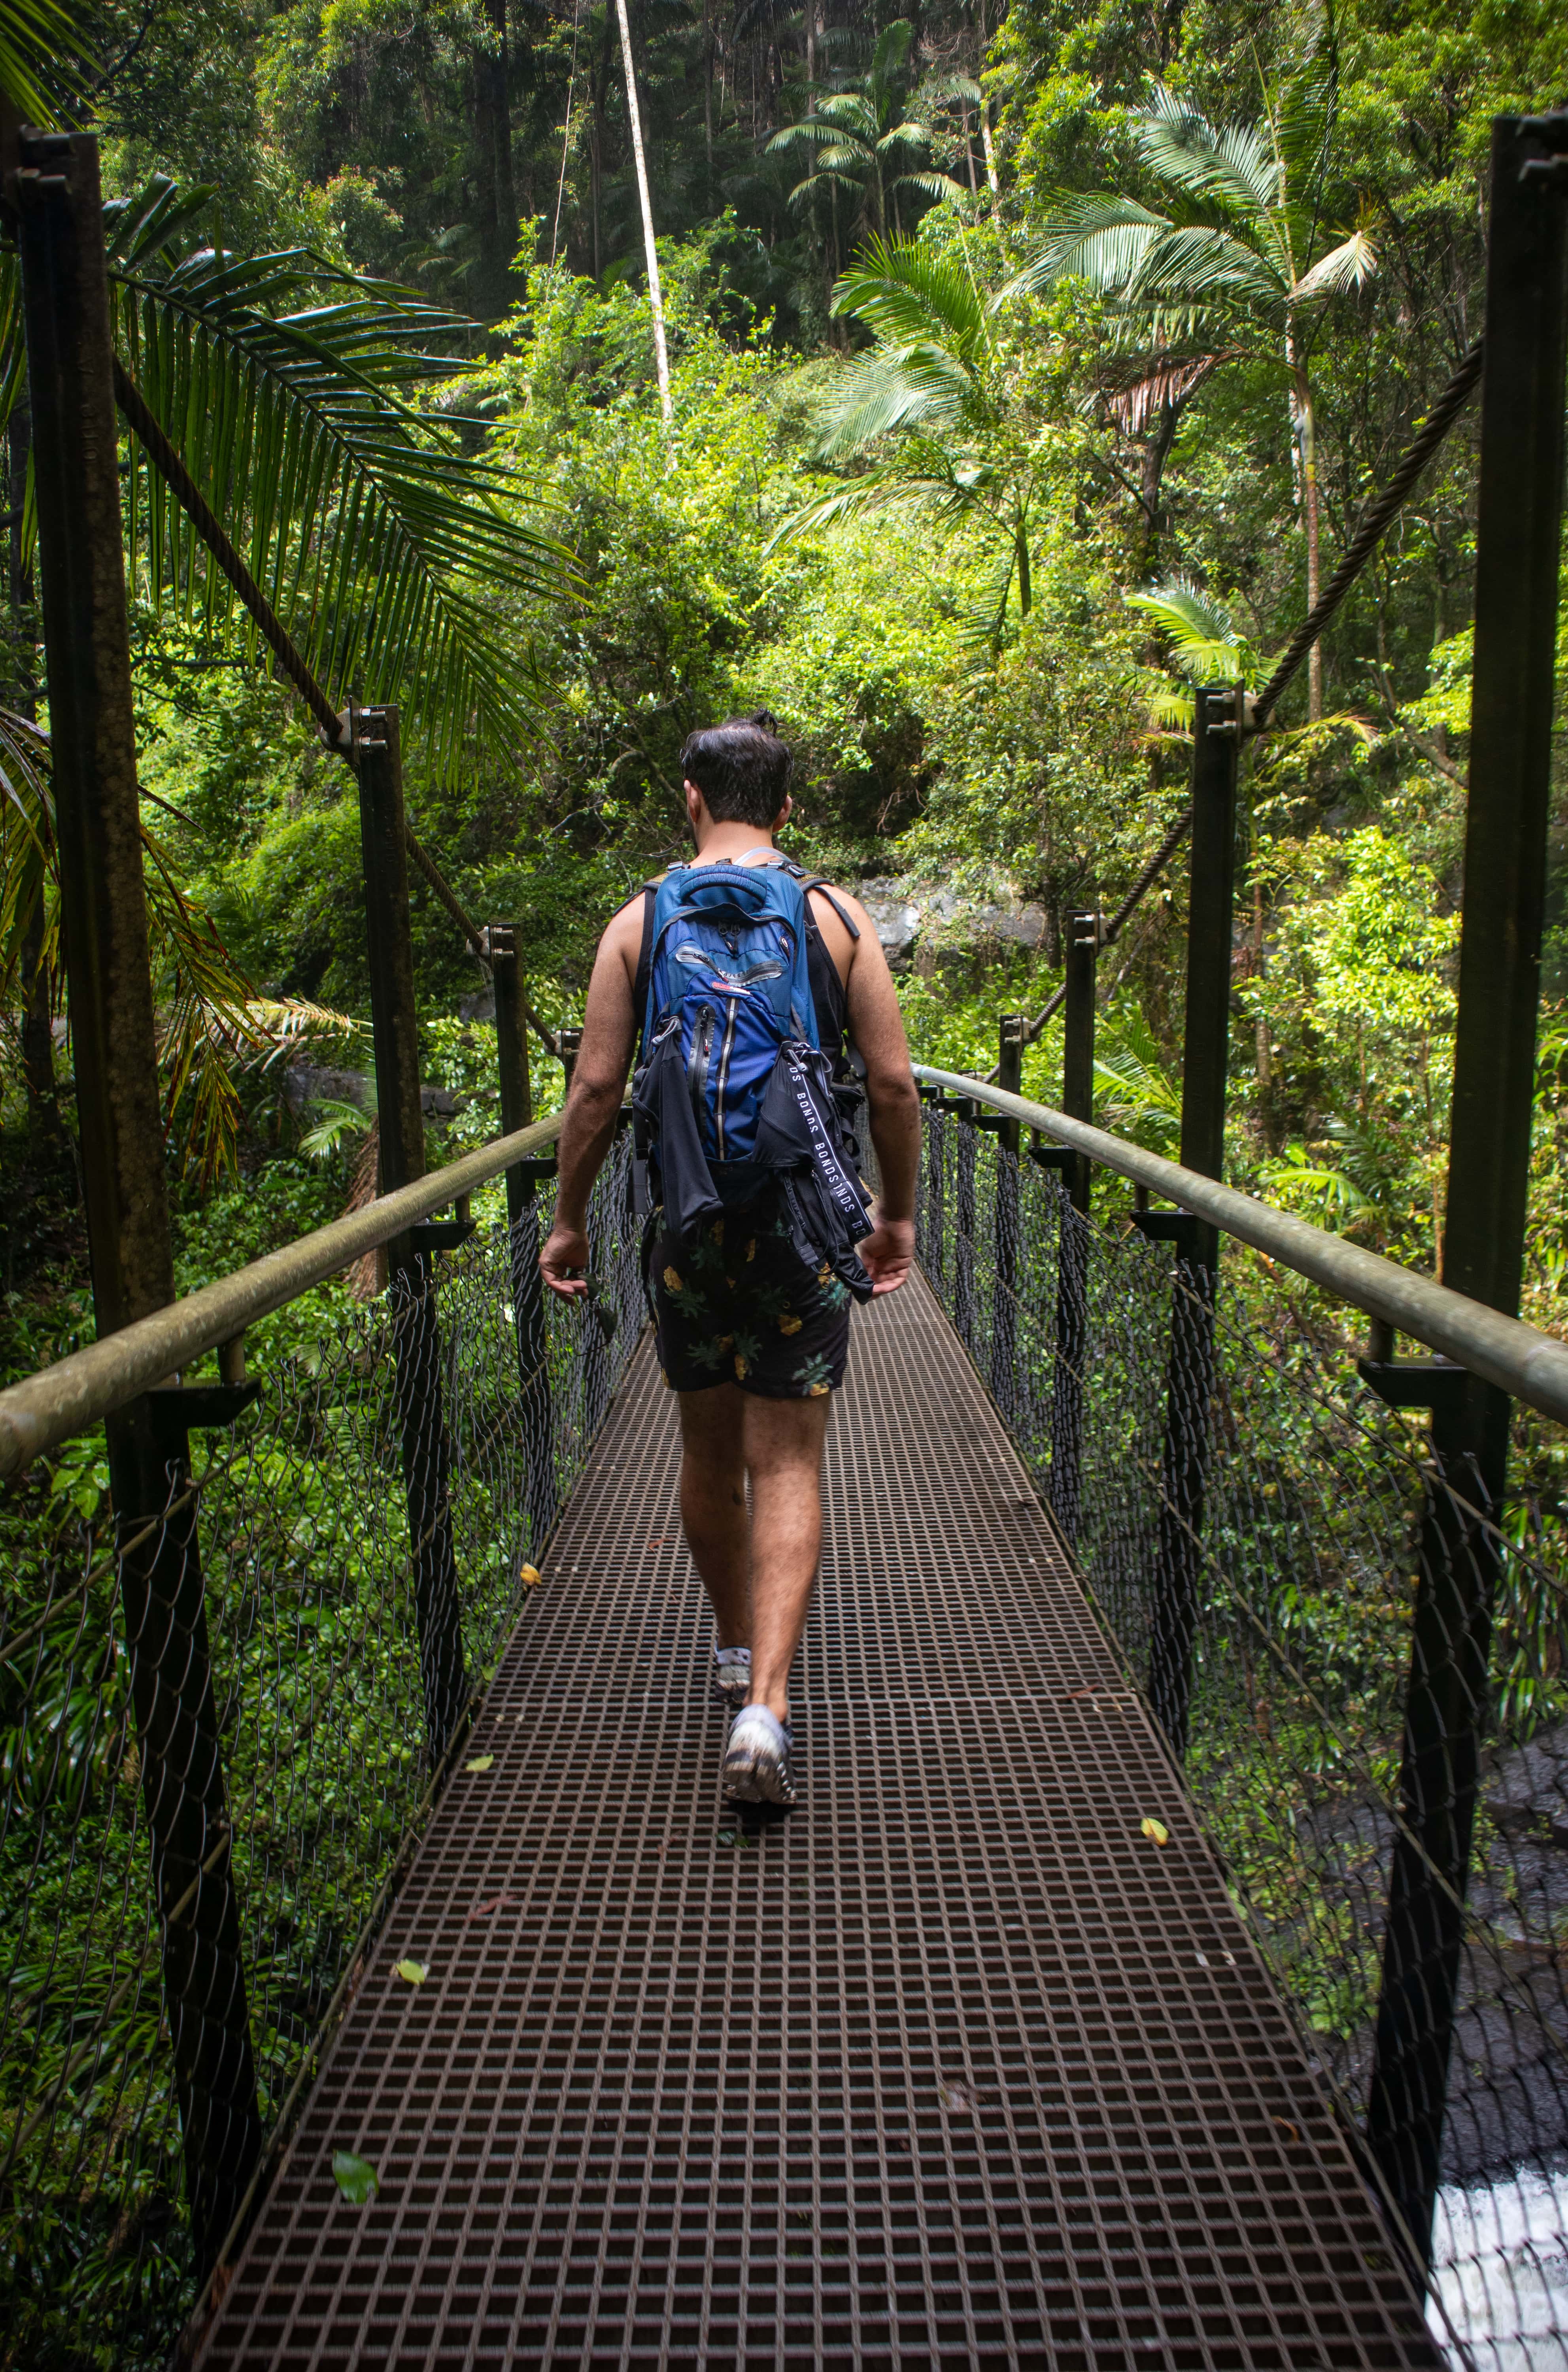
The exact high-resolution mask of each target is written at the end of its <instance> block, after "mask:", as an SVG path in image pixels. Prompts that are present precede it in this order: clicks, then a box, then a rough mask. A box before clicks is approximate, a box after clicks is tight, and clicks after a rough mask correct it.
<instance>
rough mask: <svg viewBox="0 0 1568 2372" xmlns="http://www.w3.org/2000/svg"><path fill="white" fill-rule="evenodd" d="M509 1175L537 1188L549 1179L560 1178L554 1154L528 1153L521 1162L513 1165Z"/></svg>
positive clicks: (515, 1162)
mask: <svg viewBox="0 0 1568 2372" xmlns="http://www.w3.org/2000/svg"><path fill="white" fill-rule="evenodd" d="M508 1175H509V1176H511V1177H513V1178H523V1179H526V1180H528V1184H529V1185H530V1186H536V1185H539V1184H540V1183H541V1182H542V1181H543V1180H545V1179H547V1178H556V1177H559V1175H560V1171H559V1170H558V1169H557V1168H556V1166H555V1156H554V1154H553V1153H528V1154H525V1155H524V1157H523V1158H522V1160H521V1161H514V1162H513V1163H512V1165H511V1168H510V1170H509V1172H508Z"/></svg>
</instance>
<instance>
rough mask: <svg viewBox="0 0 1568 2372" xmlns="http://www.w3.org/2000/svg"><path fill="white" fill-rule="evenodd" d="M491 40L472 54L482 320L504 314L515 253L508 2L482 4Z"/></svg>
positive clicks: (475, 176)
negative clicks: (485, 316)
mask: <svg viewBox="0 0 1568 2372" xmlns="http://www.w3.org/2000/svg"><path fill="white" fill-rule="evenodd" d="M484 20H485V24H486V27H487V29H488V31H489V36H490V38H489V40H488V41H485V42H484V43H482V45H481V46H479V47H478V48H476V49H475V51H474V54H473V82H474V151H475V175H474V178H475V182H476V185H477V199H478V203H477V204H476V207H475V215H476V217H477V222H476V227H477V229H478V232H479V287H478V290H477V292H476V294H477V296H478V298H479V304H478V310H479V311H480V312H481V313H482V314H494V313H501V312H505V308H506V298H507V294H508V283H509V281H510V278H511V273H512V259H513V257H514V256H515V255H516V253H517V188H516V184H515V182H514V180H513V174H512V100H511V76H510V74H509V72H508V65H507V51H506V0H484Z"/></svg>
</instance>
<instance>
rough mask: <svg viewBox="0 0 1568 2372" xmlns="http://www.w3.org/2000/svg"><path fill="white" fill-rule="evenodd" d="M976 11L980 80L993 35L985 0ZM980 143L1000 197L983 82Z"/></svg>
mask: <svg viewBox="0 0 1568 2372" xmlns="http://www.w3.org/2000/svg"><path fill="white" fill-rule="evenodd" d="M976 13H977V15H978V17H979V20H980V73H979V75H977V76H976V77H975V78H976V80H977V81H979V80H980V75H983V74H984V72H985V52H986V51H987V50H988V49H989V47H990V45H991V36H990V34H989V33H988V32H987V31H986V29H985V0H977V10H976ZM980 145H981V148H982V149H983V150H984V151H985V178H986V180H988V181H989V182H990V184H991V194H992V196H993V198H999V197H1000V196H1001V195H1002V184H1001V182H1000V181H999V180H997V178H996V151H995V149H994V148H993V146H992V145H991V101H990V100H989V99H987V97H986V95H985V86H984V84H983V83H981V91H980Z"/></svg>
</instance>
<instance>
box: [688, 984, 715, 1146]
mask: <svg viewBox="0 0 1568 2372" xmlns="http://www.w3.org/2000/svg"><path fill="white" fill-rule="evenodd" d="M717 1021H718V1015H717V1014H716V1013H715V1012H714V1008H713V1006H711V1005H704V1006H703V1008H702V1010H701V1011H700V1012H699V1014H698V1016H697V1027H696V1029H695V1030H694V1031H693V1033H692V1038H691V1060H690V1061H689V1063H688V1064H687V1067H686V1076H687V1081H688V1083H689V1085H690V1087H691V1110H692V1111H693V1112H694V1113H695V1115H696V1119H697V1134H698V1135H699V1136H701V1134H702V1133H703V1096H704V1094H705V1093H706V1091H707V1085H708V1064H709V1063H710V1062H711V1060H712V1059H713V1052H714V1026H715V1024H716V1023H717Z"/></svg>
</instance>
